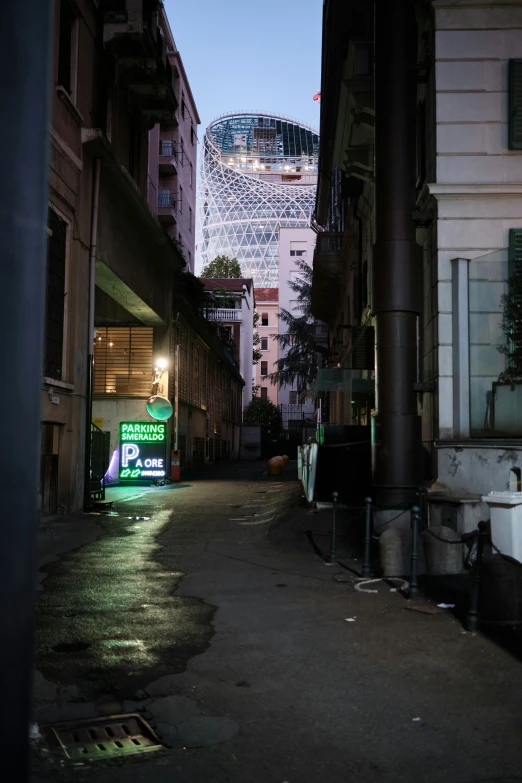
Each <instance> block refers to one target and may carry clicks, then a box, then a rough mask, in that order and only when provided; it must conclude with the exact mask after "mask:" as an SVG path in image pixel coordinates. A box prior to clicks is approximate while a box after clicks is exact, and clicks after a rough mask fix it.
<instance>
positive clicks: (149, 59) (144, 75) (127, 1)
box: [103, 0, 177, 129]
mask: <svg viewBox="0 0 522 783" xmlns="http://www.w3.org/2000/svg"><path fill="white" fill-rule="evenodd" d="M156 6H157V3H154V2H152V0H108V1H107V3H106V6H105V14H104V25H103V42H104V46H105V48H106V49H107V50H108V51H109V52H110V53H111V54H112V56H113V57H114V59H115V64H116V68H115V71H116V78H117V86H118V88H119V89H124V90H126V91H127V93H128V101H129V104H130V108H131V110H132V111H136V112H139V113H140V114H141V115H142V118H143V120H144V124H145V126H146V127H147V128H149V129H150V128H152V127H153V126H154V125H155V124H156V123H157V122H164V121H167V122H168V121H171V120H172V118H173V117H174V115H175V111H176V108H177V101H176V98H175V94H174V74H173V72H172V67H171V65H170V62H169V59H168V56H167V51H166V47H165V43H164V39H163V36H162V34H161V31H160V28H159V25H158V14H157V10H156ZM172 121H173V120H172Z"/></svg>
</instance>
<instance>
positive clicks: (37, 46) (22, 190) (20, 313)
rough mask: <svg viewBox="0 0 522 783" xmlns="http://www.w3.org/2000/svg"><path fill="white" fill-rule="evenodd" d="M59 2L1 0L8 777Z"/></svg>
mask: <svg viewBox="0 0 522 783" xmlns="http://www.w3.org/2000/svg"><path fill="white" fill-rule="evenodd" d="M53 6H54V3H51V2H50V0H17V2H16V3H3V4H2V24H1V25H0V69H1V72H2V73H3V74H4V77H3V78H2V81H1V84H0V105H1V106H2V112H3V116H4V121H3V122H2V123H0V258H1V264H0V290H1V291H2V307H1V308H0V330H1V333H2V338H3V341H4V350H3V351H2V352H1V354H0V379H1V384H0V404H1V409H2V412H3V421H2V437H3V446H4V447H3V448H2V450H1V452H0V524H1V526H2V547H1V549H0V588H1V594H2V602H1V605H0V628H1V634H2V643H1V645H0V692H1V693H2V712H1V716H0V733H1V736H2V743H3V747H4V749H5V751H6V752H7V753H8V758H5V759H4V760H3V767H4V770H5V772H6V779H8V780H9V781H10V783H25V781H26V780H27V778H28V774H29V769H28V768H29V753H28V750H29V748H28V745H29V739H28V730H29V719H30V695H31V674H32V654H33V603H34V597H35V575H36V557H35V554H36V531H37V526H38V518H39V508H38V477H39V468H40V451H41V430H40V400H41V387H42V367H43V361H42V353H43V350H42V349H43V334H44V314H45V258H46V241H47V232H46V228H47V191H48V172H49V149H50V139H49V119H50V101H49V96H50V87H51V52H52V8H53Z"/></svg>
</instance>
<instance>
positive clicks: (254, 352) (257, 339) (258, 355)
mask: <svg viewBox="0 0 522 783" xmlns="http://www.w3.org/2000/svg"><path fill="white" fill-rule="evenodd" d="M258 321H259V313H254V335H253V337H252V345H253V350H252V364H257V363H258V361H259V360H260V358H261V351H260V350H259V348H258V347H257V346H258V345H259V344H260V343H261V338H260V336H259V332H258V331H257V330H256V326H257V323H258Z"/></svg>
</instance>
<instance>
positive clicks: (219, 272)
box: [201, 256, 242, 279]
mask: <svg viewBox="0 0 522 783" xmlns="http://www.w3.org/2000/svg"><path fill="white" fill-rule="evenodd" d="M201 277H209V278H219V277H221V278H236V279H237V278H238V277H242V274H241V267H240V266H239V261H238V260H237V258H229V257H228V256H216V257H215V259H214V260H213V261H211V262H210V263H209V264H207V265H206V266H205V267H204V268H203V271H202V273H201Z"/></svg>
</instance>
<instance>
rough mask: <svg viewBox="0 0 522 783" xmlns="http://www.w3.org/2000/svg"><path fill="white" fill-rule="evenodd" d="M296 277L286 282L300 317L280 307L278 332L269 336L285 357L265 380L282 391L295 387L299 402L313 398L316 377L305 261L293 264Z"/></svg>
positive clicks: (308, 269)
mask: <svg viewBox="0 0 522 783" xmlns="http://www.w3.org/2000/svg"><path fill="white" fill-rule="evenodd" d="M296 266H297V267H298V269H299V275H300V276H299V277H298V278H297V279H296V280H289V281H288V285H289V286H290V288H291V290H292V291H293V292H294V293H295V294H297V303H298V304H297V307H296V308H295V309H296V310H298V311H299V313H300V315H297V314H296V313H295V312H293V313H292V312H290V311H289V310H285V309H284V308H282V309H281V310H280V311H279V320H280V322H281V324H282V327H284V328H280V330H279V331H280V333H279V334H278V335H272V337H274V338H275V339H276V340H277V342H278V343H279V348H280V349H281V352H283V353H284V355H283V356H282V357H281V358H280V359H278V360H277V362H276V365H277V369H276V370H275V371H274V372H273V373H271V374H270V375H269V376H268V377H269V378H270V381H271V382H272V383H273V384H274V385H276V386H278V388H279V389H281V388H282V387H283V386H297V392H298V394H299V397H300V398H301V399H304V398H305V397H310V396H313V395H314V392H313V385H314V382H315V379H316V377H317V368H318V361H317V351H318V346H317V344H316V329H315V327H316V320H315V319H314V317H313V315H312V311H311V306H312V267H311V266H310V265H309V264H307V263H306V261H302V260H298V261H296Z"/></svg>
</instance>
